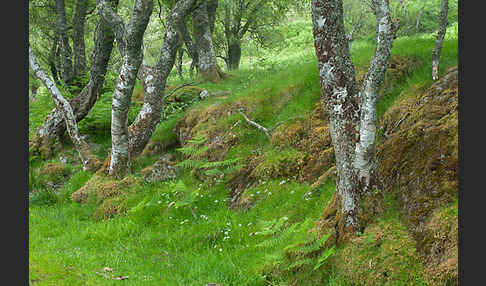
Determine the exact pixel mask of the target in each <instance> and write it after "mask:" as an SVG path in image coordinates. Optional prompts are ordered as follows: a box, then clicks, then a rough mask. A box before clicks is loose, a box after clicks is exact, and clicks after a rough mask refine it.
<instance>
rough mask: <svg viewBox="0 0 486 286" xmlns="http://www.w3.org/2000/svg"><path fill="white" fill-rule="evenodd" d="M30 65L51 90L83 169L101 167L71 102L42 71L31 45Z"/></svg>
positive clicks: (92, 169)
mask: <svg viewBox="0 0 486 286" xmlns="http://www.w3.org/2000/svg"><path fill="white" fill-rule="evenodd" d="M29 64H30V67H31V68H32V71H33V72H34V74H35V76H36V77H37V78H38V79H39V80H40V81H42V83H43V84H44V85H45V86H46V88H47V89H48V90H49V92H50V94H51V96H52V99H53V100H54V103H55V104H56V106H57V108H58V110H60V112H61V113H62V116H63V118H64V121H65V123H66V126H67V130H68V133H69V136H70V137H71V140H72V142H73V144H74V147H75V148H76V150H77V151H78V153H79V156H80V157H81V162H82V163H83V168H84V169H85V170H91V171H94V170H96V169H97V168H98V167H99V166H100V165H101V162H100V161H99V160H98V159H97V158H96V157H95V156H93V154H92V153H91V150H90V149H89V145H88V144H87V143H86V142H85V141H84V140H83V138H82V137H81V135H80V134H79V130H78V125H77V123H76V119H75V117H74V113H73V110H72V108H71V105H70V104H69V102H68V101H67V100H66V99H65V98H64V97H63V96H62V94H61V92H60V90H59V88H58V87H57V86H56V85H55V84H54V82H53V81H52V80H51V79H50V78H49V76H48V75H47V74H46V73H45V72H44V71H43V70H42V68H41V67H40V65H39V63H38V62H37V59H36V58H35V56H34V53H33V52H32V49H31V48H30V45H29Z"/></svg>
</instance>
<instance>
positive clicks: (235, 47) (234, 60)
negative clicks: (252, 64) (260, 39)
mask: <svg viewBox="0 0 486 286" xmlns="http://www.w3.org/2000/svg"><path fill="white" fill-rule="evenodd" d="M240 61H241V42H240V40H238V39H234V38H233V39H231V40H230V41H229V42H228V63H229V69H230V70H237V69H238V68H239V67H240Z"/></svg>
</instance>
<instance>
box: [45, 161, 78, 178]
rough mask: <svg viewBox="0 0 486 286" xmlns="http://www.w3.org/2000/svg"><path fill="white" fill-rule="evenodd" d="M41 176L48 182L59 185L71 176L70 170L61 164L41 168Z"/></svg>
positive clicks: (49, 164)
mask: <svg viewBox="0 0 486 286" xmlns="http://www.w3.org/2000/svg"><path fill="white" fill-rule="evenodd" d="M41 174H42V175H44V176H46V180H48V181H52V182H53V183H60V182H62V181H64V180H65V179H66V177H68V176H69V175H70V174H71V168H69V167H68V165H66V164H63V163H57V162H52V163H47V164H46V165H44V166H43V167H42V169H41Z"/></svg>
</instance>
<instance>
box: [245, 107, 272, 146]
mask: <svg viewBox="0 0 486 286" xmlns="http://www.w3.org/2000/svg"><path fill="white" fill-rule="evenodd" d="M239 112H240V113H241V115H243V117H244V118H245V120H246V122H248V123H249V124H250V125H251V126H253V127H256V128H257V129H259V130H261V131H263V132H264V133H265V135H267V138H268V140H270V141H272V137H271V136H270V133H269V131H268V129H267V128H265V127H263V126H261V125H260V124H258V123H256V122H255V121H251V120H250V119H249V118H248V117H247V116H246V115H245V114H244V113H243V112H242V111H241V110H240V111H239Z"/></svg>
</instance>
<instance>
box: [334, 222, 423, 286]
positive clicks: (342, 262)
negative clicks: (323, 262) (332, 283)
mask: <svg viewBox="0 0 486 286" xmlns="http://www.w3.org/2000/svg"><path fill="white" fill-rule="evenodd" d="M329 265H332V267H333V271H334V273H335V275H337V276H339V277H341V278H342V279H343V280H344V281H347V284H346V285H423V279H422V276H423V269H422V266H421V263H420V257H419V255H418V253H417V251H416V249H415V242H414V240H413V238H412V236H411V235H410V234H409V232H408V231H407V228H406V226H405V225H404V224H402V223H401V222H400V220H399V219H398V218H393V219H386V220H380V221H379V222H377V223H373V224H371V225H369V226H368V227H367V228H366V230H365V231H364V233H363V234H362V235H360V236H357V237H354V238H352V239H351V240H350V241H349V242H348V243H347V244H345V245H343V246H341V247H339V248H338V249H337V251H336V254H335V255H334V256H333V257H332V258H331V259H330V261H329Z"/></svg>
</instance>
